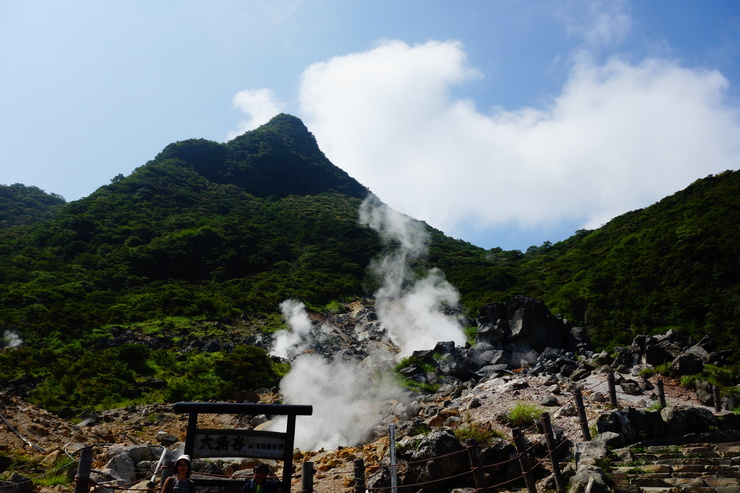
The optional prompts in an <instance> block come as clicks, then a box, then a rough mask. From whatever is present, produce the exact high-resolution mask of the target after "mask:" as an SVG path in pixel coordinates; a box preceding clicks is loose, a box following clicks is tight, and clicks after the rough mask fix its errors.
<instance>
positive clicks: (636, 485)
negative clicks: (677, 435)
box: [608, 442, 740, 493]
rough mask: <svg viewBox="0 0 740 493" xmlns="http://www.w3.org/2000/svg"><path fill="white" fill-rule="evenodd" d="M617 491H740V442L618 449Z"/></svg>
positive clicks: (612, 472)
mask: <svg viewBox="0 0 740 493" xmlns="http://www.w3.org/2000/svg"><path fill="white" fill-rule="evenodd" d="M614 454H615V456H616V457H617V460H615V461H613V462H612V463H611V467H610V468H609V471H608V476H609V478H610V479H611V481H612V482H613V484H614V491H615V492H617V493H678V492H695V493H714V492H717V493H740V442H728V443H690V444H681V445H649V446H644V447H640V446H632V447H629V448H625V449H619V450H616V451H614Z"/></svg>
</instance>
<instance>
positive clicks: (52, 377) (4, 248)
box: [0, 115, 740, 409]
mask: <svg viewBox="0 0 740 493" xmlns="http://www.w3.org/2000/svg"><path fill="white" fill-rule="evenodd" d="M13 187H16V188H17V187H19V186H18V185H13V186H11V187H10V188H13ZM21 187H22V189H21V190H22V191H23V190H25V191H26V192H29V191H30V192H34V193H24V194H15V195H9V196H7V197H6V198H4V199H3V200H4V201H5V202H3V204H4V205H3V211H8V212H7V213H4V216H3V218H6V217H7V218H14V219H7V218H6V221H8V223H7V226H5V227H2V228H0V327H2V328H3V331H4V332H5V334H6V339H7V338H8V334H12V335H13V337H14V339H17V340H20V341H22V344H21V345H19V346H18V347H13V348H5V349H0V386H10V387H13V388H17V389H25V390H24V392H26V394H28V395H27V396H28V397H29V398H30V399H31V400H32V401H34V402H37V403H39V404H41V405H43V406H45V407H47V408H52V409H59V408H62V407H65V406H66V407H72V408H84V407H94V406H98V407H112V406H115V405H120V404H122V403H127V402H152V401H159V402H171V401H174V400H183V399H184V400H198V399H228V398H231V397H233V395H234V392H236V391H238V390H242V389H245V388H251V387H254V386H264V385H265V383H268V384H274V383H276V382H277V381H278V380H279V378H280V376H281V375H282V374H283V373H284V372H285V370H286V368H285V367H284V364H283V363H281V362H277V361H275V360H274V359H271V358H270V357H269V356H268V355H267V353H266V352H265V350H264V349H263V348H261V347H259V344H258V341H259V340H260V337H259V335H260V334H261V333H265V332H271V331H274V330H276V329H278V328H281V327H283V324H284V322H283V321H282V320H281V317H280V315H279V313H280V311H279V304H280V303H281V302H282V301H284V300H285V299H288V298H294V299H297V300H301V301H302V302H304V303H305V304H306V305H307V306H308V308H309V309H311V310H314V311H317V312H321V311H332V310H338V309H341V305H342V303H346V302H350V301H353V300H359V299H364V298H370V297H372V295H373V293H374V291H375V289H376V286H375V284H374V282H375V281H374V280H373V278H372V277H371V276H369V274H368V265H369V264H370V262H371V260H372V259H373V258H375V257H377V256H378V254H379V253H381V251H383V249H384V248H385V246H384V244H383V243H382V242H381V241H380V239H379V238H378V236H377V234H376V233H375V232H374V231H372V230H370V229H369V228H367V227H365V226H361V225H360V224H359V223H358V209H359V207H360V204H361V203H362V201H363V199H364V198H365V197H366V196H367V195H368V193H369V191H368V190H367V189H366V188H365V187H364V186H363V185H361V184H360V183H358V182H357V181H356V180H354V179H353V178H352V177H350V176H349V175H347V174H346V173H345V172H344V171H342V170H341V169H339V168H338V167H336V166H334V165H333V164H332V163H331V162H330V161H329V160H328V159H327V158H326V157H325V156H324V154H323V153H322V152H321V150H320V148H319V146H318V144H317V142H316V140H315V138H314V137H313V135H312V134H311V133H310V132H309V130H308V129H307V128H306V127H305V126H304V125H303V123H302V122H301V121H300V120H299V119H297V118H295V117H292V116H290V115H278V116H277V117H275V118H274V119H273V120H271V121H270V122H269V123H267V124H265V125H263V126H262V127H260V128H258V129H256V130H253V131H251V132H247V133H245V134H244V135H242V136H240V137H238V138H236V139H234V140H232V141H230V142H228V143H225V144H221V143H216V142H211V141H207V140H203V139H192V140H187V141H183V142H176V143H173V144H170V145H168V146H166V147H165V148H164V150H163V151H162V152H161V153H160V154H159V155H158V156H156V157H155V158H154V159H153V160H152V161H150V162H148V163H147V164H145V165H144V166H141V167H139V168H138V169H136V170H135V171H134V172H133V173H131V174H130V175H129V176H126V177H123V176H118V177H116V178H115V179H113V180H112V182H111V183H110V184H108V185H105V186H102V187H100V188H99V189H98V190H97V191H96V192H94V193H93V194H91V195H90V196H88V197H85V198H83V199H81V200H78V201H74V202H71V203H66V204H65V203H63V199H61V198H59V197H54V196H48V195H45V194H41V195H39V194H38V193H35V192H36V190H37V189H35V190H34V189H33V187H24V186H21ZM29 196H33V197H34V198H35V201H36V202H35V205H34V203H32V204H31V205H30V206H26V207H25V208H23V206H22V204H23V203H27V202H28V197H29ZM381 199H382V197H381ZM60 200H61V202H60ZM24 201H25V202H24ZM6 205H7V209H6V208H5V207H6ZM21 210H23V211H27V210H32V211H33V210H35V211H37V212H38V213H34V214H30V213H24V214H25V215H24V214H21V213H20V212H16V213H13V212H12V211H21ZM13 221H15V222H13ZM738 224H740V172H737V171H727V172H725V173H722V174H720V175H717V176H710V177H707V178H704V179H701V180H698V181H696V182H695V183H693V184H691V185H690V186H689V187H688V188H686V189H685V190H683V191H681V192H679V193H677V194H675V195H673V196H670V197H667V198H665V199H663V200H662V201H660V202H659V203H657V204H654V205H653V206H651V207H648V208H646V209H643V210H639V211H633V212H631V213H628V214H625V215H623V216H620V217H618V218H615V219H614V220H613V221H611V222H610V223H608V224H607V225H605V226H604V227H602V228H600V229H598V230H594V231H579V232H576V233H575V234H574V236H572V237H571V238H569V239H567V240H565V241H562V242H559V243H556V244H549V243H546V244H544V245H542V246H539V247H537V246H533V247H531V248H529V249H528V250H527V251H526V252H520V251H503V250H501V249H498V248H494V249H491V250H485V249H482V248H478V247H476V246H474V245H471V244H469V243H466V242H464V241H460V240H456V239H453V238H450V237H447V236H445V235H444V234H443V233H442V232H440V231H437V230H434V229H432V228H429V227H427V230H428V231H429V232H430V234H431V244H430V251H429V256H428V257H427V258H425V259H420V260H419V261H418V265H417V266H416V267H417V268H418V269H422V270H423V269H428V268H432V267H437V268H439V269H441V271H442V272H444V275H445V276H446V279H447V280H448V281H449V282H450V283H452V284H453V285H454V286H455V287H456V288H457V289H458V290H459V292H460V295H461V300H462V305H463V306H462V311H463V313H464V314H465V315H466V316H467V317H468V319H469V320H470V324H471V325H474V324H475V322H474V321H475V318H476V316H477V313H478V310H479V309H480V307H481V306H482V305H483V304H485V303H489V302H493V301H501V300H506V299H508V298H510V297H512V296H514V295H518V294H522V295H526V296H531V297H534V298H539V299H542V300H544V301H545V303H546V304H547V306H548V308H549V309H550V310H551V311H553V312H555V313H560V314H561V315H562V316H563V317H565V318H567V319H568V320H569V321H570V323H571V324H573V325H584V326H586V327H587V328H588V330H589V333H590V334H591V338H592V340H593V341H594V342H596V343H597V345H598V346H599V347H600V348H606V349H609V348H611V347H613V346H614V345H620V344H629V343H630V341H631V340H632V338H633V337H634V335H635V334H637V333H663V332H665V331H666V329H667V328H675V329H678V330H681V331H685V332H687V333H688V334H690V335H691V336H693V337H695V338H700V337H701V336H702V335H705V334H709V335H712V336H713V337H715V338H717V339H720V340H722V341H723V343H724V344H725V345H726V346H727V347H730V348H733V349H735V352H736V354H737V353H738V349H740V339H739V337H740V336H738V334H739V333H740V331H739V330H738V329H740V327H738V325H740V322H738V320H740V313H738V311H739V310H740V308H738V307H740V287H739V283H738V280H739V279H740V262H738V259H740V255H739V254H740V251H739V248H740V247H738V245H740V229H739V228H738V226H737V225H738ZM124 333H125V334H129V335H131V334H133V337H134V338H138V340H147V341H149V344H147V345H144V344H137V343H131V342H130V337H129V339H125V340H124V342H119V337H118V336H119V335H121V334H124ZM0 335H1V334H0ZM203 337H207V338H211V339H214V340H218V341H220V342H221V345H220V349H218V350H214V351H212V352H208V353H204V352H200V351H188V352H183V351H181V350H180V349H181V348H182V347H183V344H186V345H187V343H190V342H192V341H193V340H195V339H198V338H203ZM152 341H154V342H152ZM175 348H180V349H177V350H175ZM245 364H248V365H251V366H250V368H249V369H245V368H244V367H243V366H244V365H245ZM237 370H238V371H237ZM247 374H249V375H255V379H254V380H252V379H249V378H243V377H239V378H237V376H238V375H247ZM90 388H96V389H101V390H99V392H102V394H97V395H91V394H90V392H89V389H90ZM83 389H84V391H83Z"/></svg>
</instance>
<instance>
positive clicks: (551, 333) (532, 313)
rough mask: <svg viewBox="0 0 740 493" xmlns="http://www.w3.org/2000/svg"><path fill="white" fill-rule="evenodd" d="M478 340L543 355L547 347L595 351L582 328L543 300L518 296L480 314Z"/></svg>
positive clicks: (492, 305) (495, 304)
mask: <svg viewBox="0 0 740 493" xmlns="http://www.w3.org/2000/svg"><path fill="white" fill-rule="evenodd" d="M477 323H478V333H477V340H478V341H479V342H487V343H489V344H491V345H494V346H497V347H507V346H509V347H516V348H519V349H520V350H521V351H526V350H530V349H531V350H534V351H536V352H538V353H541V352H542V351H544V350H545V348H548V347H551V348H563V349H566V350H569V351H576V350H583V349H592V346H591V344H590V342H589V341H588V339H587V338H586V333H585V331H584V330H583V329H582V328H571V327H570V325H569V324H568V322H567V321H565V320H563V319H561V318H558V317H556V316H554V315H552V314H551V313H550V311H549V310H548V309H547V307H546V306H545V303H544V302H543V301H542V300H536V299H534V298H528V297H526V296H515V297H513V298H511V299H510V300H509V301H508V302H505V303H489V304H487V305H484V306H483V307H482V308H481V309H480V312H479V315H478V318H477Z"/></svg>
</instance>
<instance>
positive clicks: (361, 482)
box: [354, 459, 365, 493]
mask: <svg viewBox="0 0 740 493" xmlns="http://www.w3.org/2000/svg"><path fill="white" fill-rule="evenodd" d="M354 466H355V493H365V461H364V460H363V459H355V460H354Z"/></svg>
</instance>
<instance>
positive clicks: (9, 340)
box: [2, 330, 23, 347]
mask: <svg viewBox="0 0 740 493" xmlns="http://www.w3.org/2000/svg"><path fill="white" fill-rule="evenodd" d="M2 342H3V344H4V345H5V346H6V347H18V346H20V345H21V344H23V339H21V336H20V335H18V333H17V332H15V331H13V330H6V331H5V332H4V333H3V337H2Z"/></svg>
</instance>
